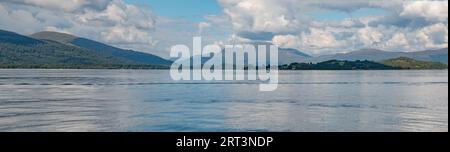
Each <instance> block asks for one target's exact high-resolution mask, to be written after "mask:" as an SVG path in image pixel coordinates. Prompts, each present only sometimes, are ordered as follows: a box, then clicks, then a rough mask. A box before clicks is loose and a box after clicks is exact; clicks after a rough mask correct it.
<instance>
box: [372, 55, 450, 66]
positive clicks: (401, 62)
mask: <svg viewBox="0 0 450 152" xmlns="http://www.w3.org/2000/svg"><path fill="white" fill-rule="evenodd" d="M380 63H382V64H384V65H388V66H392V67H398V68H402V69H448V65H446V64H443V63H440V62H429V61H419V60H414V59H411V58H407V57H399V58H394V59H388V60H383V61H380Z"/></svg>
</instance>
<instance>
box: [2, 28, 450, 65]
mask: <svg viewBox="0 0 450 152" xmlns="http://www.w3.org/2000/svg"><path fill="white" fill-rule="evenodd" d="M262 45H264V44H262ZM266 45H267V44H266ZM278 57H279V65H284V64H287V65H289V64H291V63H321V62H326V61H331V60H338V61H358V60H360V61H365V60H368V61H376V62H377V63H382V62H381V61H385V60H389V59H394V58H401V57H404V58H403V59H405V58H409V59H412V60H418V61H431V62H440V63H444V64H448V48H444V49H438V50H426V51H419V52H387V51H382V50H376V49H362V50H358V51H353V52H349V53H338V54H331V55H322V56H310V55H308V54H306V53H303V52H301V51H299V50H296V49H288V48H279V54H278ZM208 59H210V58H202V63H204V62H206V61H207V60H208ZM171 60H174V59H171ZM171 60H166V59H164V58H161V57H159V56H156V55H153V54H148V53H143V52H138V51H133V50H125V49H121V48H117V47H113V46H110V45H107V44H104V43H100V42H97V41H93V40H90V39H86V38H81V37H78V36H74V35H70V34H64V33H57V32H39V33H35V34H32V35H30V36H24V35H20V34H17V33H14V32H10V31H4V30H0V68H5V67H6V68H168V67H169V65H170V64H171V63H172V62H173V61H171ZM396 61H397V60H396ZM403 61H410V60H402V62H401V63H402V64H405V63H408V64H409V63H418V62H403ZM244 62H247V61H246V60H245V61H244ZM333 63H334V62H333ZM391 63H394V62H391ZM395 63H400V62H395ZM411 68H412V67H411Z"/></svg>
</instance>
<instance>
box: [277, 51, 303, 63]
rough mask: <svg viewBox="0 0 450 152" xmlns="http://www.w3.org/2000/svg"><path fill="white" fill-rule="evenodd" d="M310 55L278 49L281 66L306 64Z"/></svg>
mask: <svg viewBox="0 0 450 152" xmlns="http://www.w3.org/2000/svg"><path fill="white" fill-rule="evenodd" d="M309 58H311V56H310V55H308V54H306V53H303V52H301V51H299V50H296V49H287V48H279V49H278V63H279V65H283V64H290V63H295V62H299V63H300V62H305V61H307V60H308V59H309Z"/></svg>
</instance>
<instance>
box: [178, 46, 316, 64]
mask: <svg viewBox="0 0 450 152" xmlns="http://www.w3.org/2000/svg"><path fill="white" fill-rule="evenodd" d="M257 52H258V51H257ZM221 53H222V54H224V53H225V50H222V52H221ZM266 54H269V52H268V51H267V50H266ZM196 57H198V56H196ZM193 58H194V57H191V58H190V60H191V61H192V60H193ZM211 58H212V57H201V61H202V62H201V63H202V64H204V63H206V62H207V61H209V60H210V59H211ZM267 58H269V55H267ZM309 58H311V56H309V55H308V54H306V53H303V52H301V51H299V50H296V49H287V48H278V64H279V65H283V64H290V63H295V62H298V63H300V62H304V61H306V60H307V59H309ZM173 60H176V59H173ZM222 61H225V58H224V56H222ZM237 61H241V60H237ZM269 61H270V60H268V61H267V63H266V64H269ZM244 63H245V64H247V63H248V60H247V58H245V59H244ZM223 64H225V63H223ZM227 64H228V63H227ZM232 64H233V63H230V64H228V65H232Z"/></svg>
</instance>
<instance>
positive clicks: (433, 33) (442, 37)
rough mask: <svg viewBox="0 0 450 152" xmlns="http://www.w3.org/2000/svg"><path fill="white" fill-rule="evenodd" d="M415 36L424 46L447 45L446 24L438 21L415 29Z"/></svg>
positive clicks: (436, 46) (439, 46) (440, 46)
mask: <svg viewBox="0 0 450 152" xmlns="http://www.w3.org/2000/svg"><path fill="white" fill-rule="evenodd" d="M417 38H418V40H419V42H422V43H424V44H425V47H426V48H433V49H435V48H443V47H448V25H445V24H443V23H438V24H434V25H431V26H427V27H424V28H422V29H420V30H418V31H417Z"/></svg>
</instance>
